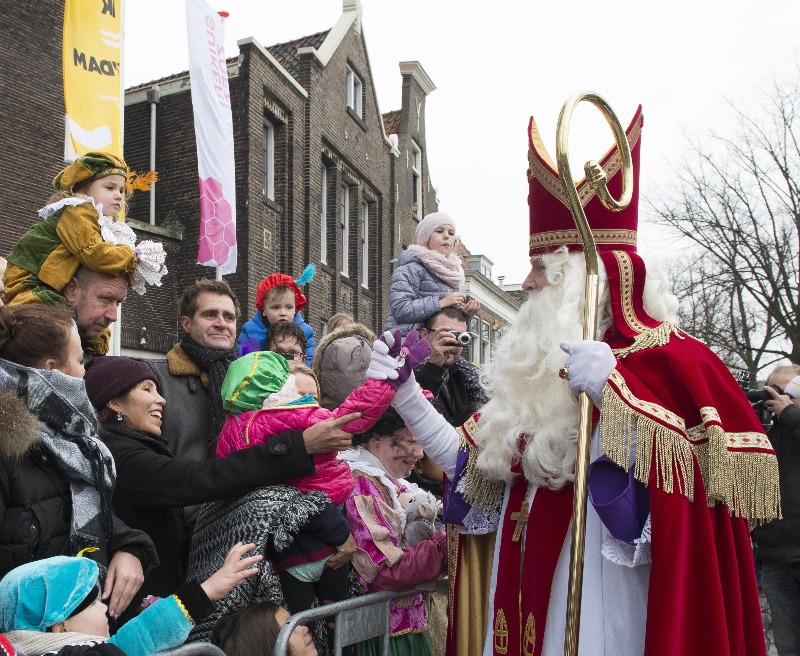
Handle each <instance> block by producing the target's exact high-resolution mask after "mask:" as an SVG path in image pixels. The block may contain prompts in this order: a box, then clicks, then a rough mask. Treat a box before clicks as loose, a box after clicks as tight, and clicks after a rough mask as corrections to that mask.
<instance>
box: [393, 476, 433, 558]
mask: <svg viewBox="0 0 800 656" xmlns="http://www.w3.org/2000/svg"><path fill="white" fill-rule="evenodd" d="M398 500H399V501H400V505H401V506H402V508H403V510H404V511H405V514H406V528H405V530H404V531H403V544H404V546H406V547H413V546H415V545H417V544H419V543H420V542H422V541H423V540H430V538H431V537H433V534H434V533H435V532H436V526H435V522H436V517H437V515H438V514H439V513H440V512H441V510H442V502H441V501H439V500H438V499H437V498H436V497H435V496H434V495H433V494H432V493H431V492H427V491H425V490H422V489H420V488H417V489H415V490H411V491H410V492H403V493H402V494H400V495H399V497H398Z"/></svg>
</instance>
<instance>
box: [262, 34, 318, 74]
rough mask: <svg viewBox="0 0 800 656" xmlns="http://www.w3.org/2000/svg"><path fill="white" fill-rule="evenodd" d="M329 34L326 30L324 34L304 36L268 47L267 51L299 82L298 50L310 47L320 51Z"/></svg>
mask: <svg viewBox="0 0 800 656" xmlns="http://www.w3.org/2000/svg"><path fill="white" fill-rule="evenodd" d="M329 32H330V30H325V31H324V32H317V33H316V34H311V35H309V36H303V37H300V38H299V39H294V40H292V41H286V42H285V43H276V44H275V45H274V46H267V50H268V51H269V54H271V55H272V56H273V57H275V59H277V60H278V62H279V63H280V65H281V66H283V67H284V68H285V69H286V70H287V71H288V72H289V73H290V74H291V75H292V77H293V78H294V79H296V80H298V81H299V75H300V58H299V57H298V56H297V49H298V48H307V47H309V46H310V47H312V48H315V49H317V50H318V49H319V47H320V46H321V45H322V44H323V42H324V41H325V39H326V38H327V37H328V33H329Z"/></svg>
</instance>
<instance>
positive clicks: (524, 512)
mask: <svg viewBox="0 0 800 656" xmlns="http://www.w3.org/2000/svg"><path fill="white" fill-rule="evenodd" d="M530 491H531V485H530V483H528V489H527V490H526V491H525V498H524V499H523V500H522V506H521V507H520V509H519V510H518V511H517V512H513V513H511V521H512V522H516V523H517V525H516V526H515V527H514V535H512V536H511V540H512V541H514V542H519V539H520V538H521V537H522V527H523V526H524V525H525V524H526V523H527V522H528V517H530V513H529V512H528V493H529V492H530Z"/></svg>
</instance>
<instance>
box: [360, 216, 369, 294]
mask: <svg viewBox="0 0 800 656" xmlns="http://www.w3.org/2000/svg"><path fill="white" fill-rule="evenodd" d="M361 286H362V287H363V288H364V289H369V204H368V203H364V204H363V205H362V206H361Z"/></svg>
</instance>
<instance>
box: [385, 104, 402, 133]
mask: <svg viewBox="0 0 800 656" xmlns="http://www.w3.org/2000/svg"><path fill="white" fill-rule="evenodd" d="M400 111H401V110H399V109H395V110H394V111H393V112H386V113H385V114H383V115H382V116H381V118H382V119H383V130H384V132H385V133H386V136H387V137H388V136H389V135H390V134H397V131H398V129H399V128H400Z"/></svg>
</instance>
